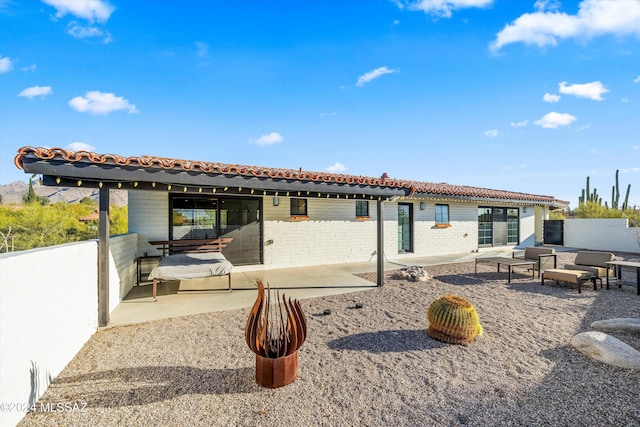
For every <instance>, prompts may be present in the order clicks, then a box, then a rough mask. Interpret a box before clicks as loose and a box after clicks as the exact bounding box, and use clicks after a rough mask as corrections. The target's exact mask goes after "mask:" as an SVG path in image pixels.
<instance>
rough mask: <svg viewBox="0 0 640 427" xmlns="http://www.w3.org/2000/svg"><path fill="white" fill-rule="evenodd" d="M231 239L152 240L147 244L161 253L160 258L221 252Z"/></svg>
mask: <svg viewBox="0 0 640 427" xmlns="http://www.w3.org/2000/svg"><path fill="white" fill-rule="evenodd" d="M232 240H233V238H230V237H221V238H217V239H179V240H154V241H149V244H151V245H153V246H156V247H157V248H158V249H159V250H161V251H162V256H167V255H173V254H182V253H194V252H196V253H197V252H222V249H224V248H225V247H227V245H228V244H229V243H231V241H232Z"/></svg>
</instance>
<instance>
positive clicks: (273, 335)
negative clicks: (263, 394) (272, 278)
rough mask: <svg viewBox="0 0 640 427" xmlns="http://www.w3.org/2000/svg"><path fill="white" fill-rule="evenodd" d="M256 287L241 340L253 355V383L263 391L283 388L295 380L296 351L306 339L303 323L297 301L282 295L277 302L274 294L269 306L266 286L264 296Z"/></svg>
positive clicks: (305, 322)
mask: <svg viewBox="0 0 640 427" xmlns="http://www.w3.org/2000/svg"><path fill="white" fill-rule="evenodd" d="M257 284H258V298H257V299H256V302H255V304H254V305H253V308H252V309H251V313H250V314H249V319H248V320H247V325H246V327H245V330H244V335H245V340H246V342H247V345H248V346H249V348H250V349H251V351H253V352H254V353H255V354H256V383H258V385H260V386H262V387H267V388H278V387H283V386H285V385H288V384H291V383H292V382H294V381H295V380H296V378H297V377H298V349H299V348H300V347H301V346H302V344H303V343H304V340H305V339H306V338H307V321H306V320H305V318H304V313H303V312H302V307H301V306H300V303H299V302H298V301H297V300H293V301H292V300H291V298H289V300H288V301H287V299H286V297H285V295H284V294H282V301H280V296H279V293H278V292H277V291H276V300H275V302H274V303H273V304H272V301H271V288H270V287H269V283H267V292H266V295H265V290H264V285H263V284H262V281H261V280H258V281H257ZM274 305H277V306H278V307H277V308H274V307H273V306H274ZM283 306H284V311H283V308H282V307H283Z"/></svg>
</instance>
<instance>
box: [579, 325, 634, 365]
mask: <svg viewBox="0 0 640 427" xmlns="http://www.w3.org/2000/svg"><path fill="white" fill-rule="evenodd" d="M571 345H572V346H573V347H574V348H575V349H576V350H578V351H580V352H581V353H583V354H585V355H586V356H589V357H591V358H592V359H595V360H598V361H600V362H602V363H606V364H607V365H612V366H617V367H619V368H625V369H636V370H640V351H638V350H636V349H634V348H633V347H631V346H629V345H627V344H625V343H624V342H622V341H620V340H619V339H617V338H614V337H612V336H610V335H607V334H605V333H603V332H598V331H589V332H582V333H580V334H578V335H576V336H574V337H573V339H572V340H571Z"/></svg>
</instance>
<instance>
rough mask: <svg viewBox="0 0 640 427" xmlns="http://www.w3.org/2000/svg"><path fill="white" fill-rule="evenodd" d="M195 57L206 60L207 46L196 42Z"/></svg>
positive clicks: (207, 55) (207, 54)
mask: <svg viewBox="0 0 640 427" xmlns="http://www.w3.org/2000/svg"><path fill="white" fill-rule="evenodd" d="M196 49H197V51H196V55H197V56H198V58H208V57H209V45H208V44H206V43H202V42H196Z"/></svg>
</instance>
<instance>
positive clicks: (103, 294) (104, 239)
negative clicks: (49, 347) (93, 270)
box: [98, 186, 109, 326]
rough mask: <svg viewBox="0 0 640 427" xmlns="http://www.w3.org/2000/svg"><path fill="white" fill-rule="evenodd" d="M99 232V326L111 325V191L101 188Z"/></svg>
mask: <svg viewBox="0 0 640 427" xmlns="http://www.w3.org/2000/svg"><path fill="white" fill-rule="evenodd" d="M99 208H100V216H99V231H98V326H107V325H108V324H109V189H108V188H107V187H106V186H105V187H102V188H100V195H99Z"/></svg>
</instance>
